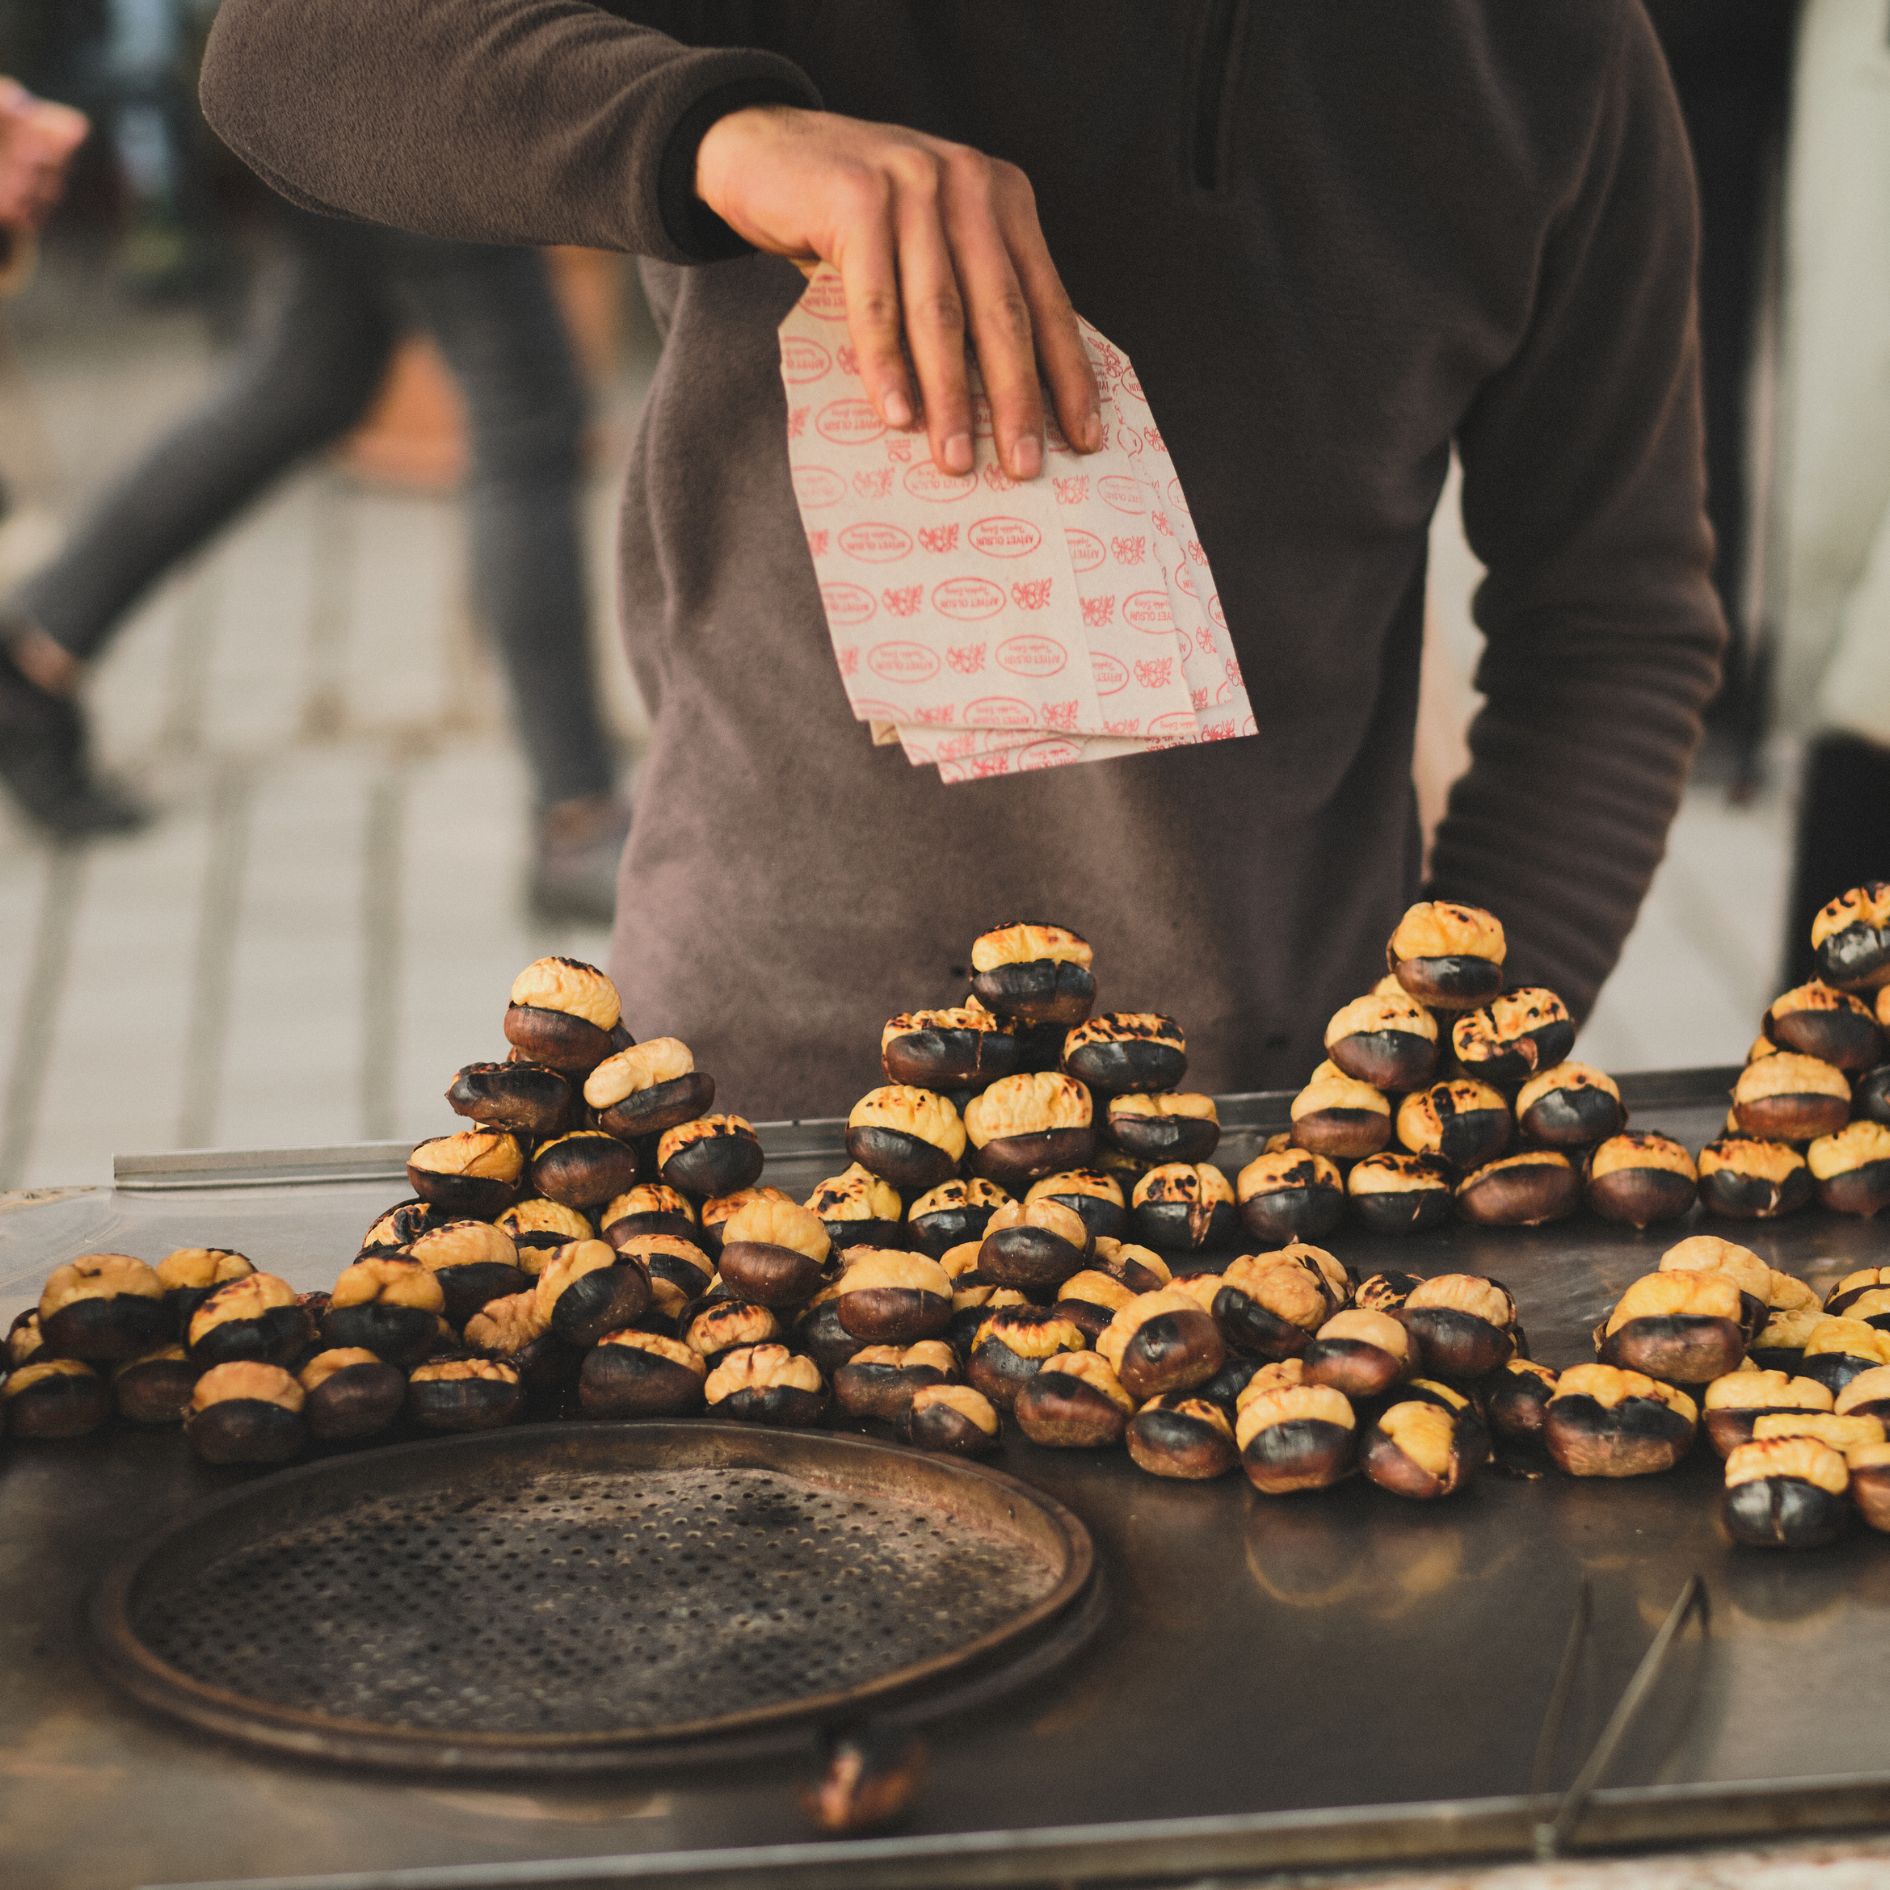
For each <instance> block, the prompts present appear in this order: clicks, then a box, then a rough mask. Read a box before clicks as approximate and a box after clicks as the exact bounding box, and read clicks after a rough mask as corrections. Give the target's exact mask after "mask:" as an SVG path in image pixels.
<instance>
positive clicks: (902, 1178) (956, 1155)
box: [847, 1083, 965, 1193]
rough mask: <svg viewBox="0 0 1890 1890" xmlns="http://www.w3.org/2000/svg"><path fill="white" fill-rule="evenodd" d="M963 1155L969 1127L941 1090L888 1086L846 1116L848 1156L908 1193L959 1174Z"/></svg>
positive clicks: (862, 1098) (876, 1091)
mask: <svg viewBox="0 0 1890 1890" xmlns="http://www.w3.org/2000/svg"><path fill="white" fill-rule="evenodd" d="M964 1152H965V1128H964V1123H963V1122H962V1121H961V1120H960V1118H959V1114H958V1111H957V1110H956V1109H954V1108H953V1107H952V1105H951V1102H950V1101H949V1100H948V1099H947V1098H946V1097H944V1096H941V1095H940V1094H939V1093H938V1092H937V1091H936V1090H929V1089H915V1088H911V1087H909V1086H905V1085H901V1084H897V1083H889V1084H886V1085H884V1086H883V1087H881V1088H879V1089H875V1090H870V1091H868V1093H867V1094H866V1095H864V1096H862V1097H861V1098H860V1100H859V1101H858V1102H856V1103H855V1104H854V1105H853V1109H852V1112H851V1113H850V1114H849V1115H848V1117H847V1153H848V1155H850V1156H851V1157H852V1158H853V1160H854V1161H856V1162H857V1163H859V1165H860V1166H861V1167H862V1168H866V1169H870V1170H871V1171H872V1172H873V1173H874V1174H876V1175H878V1176H880V1177H882V1178H883V1179H884V1180H886V1181H888V1182H890V1183H891V1184H892V1185H893V1186H894V1187H895V1188H900V1189H903V1190H905V1191H907V1192H908V1193H922V1192H923V1191H924V1190H926V1189H928V1188H935V1187H937V1186H938V1184H939V1183H940V1182H942V1181H945V1180H947V1179H948V1178H949V1177H950V1176H952V1175H954V1174H956V1173H957V1172H958V1164H959V1162H960V1160H961V1159H962V1158H963V1156H964Z"/></svg>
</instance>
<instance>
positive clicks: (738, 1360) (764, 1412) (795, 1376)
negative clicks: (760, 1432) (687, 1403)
mask: <svg viewBox="0 0 1890 1890" xmlns="http://www.w3.org/2000/svg"><path fill="white" fill-rule="evenodd" d="M702 1395H703V1398H704V1399H705V1401H706V1402H707V1404H708V1407H709V1411H710V1414H711V1415H712V1416H714V1417H725V1418H736V1419H739V1420H740V1421H741V1422H743V1423H747V1424H783V1425H795V1426H804V1425H809V1424H813V1423H816V1422H817V1421H818V1420H819V1417H820V1414H821V1412H822V1411H824V1410H825V1409H826V1408H827V1387H826V1384H825V1382H824V1381H823V1380H822V1378H821V1375H820V1368H819V1366H817V1365H816V1364H815V1363H814V1361H813V1360H812V1359H811V1358H803V1357H801V1356H800V1355H799V1354H798V1353H795V1352H790V1351H789V1350H788V1349H787V1347H786V1346H785V1345H747V1346H742V1347H740V1348H738V1349H737V1350H735V1351H733V1352H730V1353H728V1354H726V1355H725V1356H724V1357H723V1358H722V1359H721V1360H720V1361H719V1362H718V1363H717V1365H716V1367H715V1369H714V1370H713V1371H711V1372H710V1373H709V1376H708V1379H707V1381H706V1382H705V1383H704V1385H703V1387H702Z"/></svg>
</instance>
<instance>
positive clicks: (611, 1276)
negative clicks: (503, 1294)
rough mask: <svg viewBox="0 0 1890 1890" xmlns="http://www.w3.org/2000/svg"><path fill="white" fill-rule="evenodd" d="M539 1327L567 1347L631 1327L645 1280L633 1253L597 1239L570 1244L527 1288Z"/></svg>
mask: <svg viewBox="0 0 1890 1890" xmlns="http://www.w3.org/2000/svg"><path fill="white" fill-rule="evenodd" d="M532 1292H533V1301H534V1306H535V1309H536V1312H537V1315H538V1317H539V1318H540V1319H541V1320H542V1321H543V1322H544V1324H545V1326H546V1327H547V1328H548V1329H549V1330H550V1331H552V1332H554V1333H556V1334H557V1336H558V1337H559V1338H560V1339H562V1340H564V1342H565V1343H566V1344H567V1345H576V1346H589V1345H595V1344H597V1342H598V1341H599V1340H600V1339H602V1338H603V1337H604V1336H605V1334H606V1333H610V1332H617V1331H620V1330H622V1328H624V1327H625V1326H632V1325H635V1324H636V1322H637V1321H638V1320H639V1319H641V1318H642V1317H643V1315H644V1313H645V1312H646V1311H647V1310H648V1308H649V1305H650V1276H649V1274H648V1273H647V1272H646V1271H645V1270H644V1268H643V1264H642V1262H641V1261H640V1260H639V1259H638V1258H637V1256H636V1254H635V1252H634V1251H632V1252H629V1253H624V1252H621V1251H619V1249H617V1248H615V1247H613V1246H611V1245H610V1244H609V1242H607V1241H602V1240H576V1241H573V1242H572V1243H571V1245H570V1246H568V1247H560V1248H559V1249H558V1251H557V1252H556V1253H554V1254H553V1255H552V1256H551V1258H550V1259H549V1260H548V1261H546V1263H545V1270H544V1271H543V1272H542V1273H541V1274H540V1275H539V1276H538V1284H537V1285H536V1286H535V1287H534V1288H533V1289H532Z"/></svg>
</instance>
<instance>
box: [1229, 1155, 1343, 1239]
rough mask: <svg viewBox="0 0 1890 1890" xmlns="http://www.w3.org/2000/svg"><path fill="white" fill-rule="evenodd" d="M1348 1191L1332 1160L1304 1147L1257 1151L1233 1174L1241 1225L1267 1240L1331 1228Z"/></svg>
mask: <svg viewBox="0 0 1890 1890" xmlns="http://www.w3.org/2000/svg"><path fill="white" fill-rule="evenodd" d="M1345 1194H1346V1184H1345V1180H1344V1178H1343V1177H1342V1176H1341V1175H1340V1173H1339V1170H1338V1169H1337V1168H1336V1167H1335V1166H1334V1165H1333V1163H1332V1162H1330V1161H1328V1160H1327V1158H1326V1157H1325V1156H1323V1155H1315V1154H1313V1153H1312V1151H1311V1150H1310V1149H1303V1148H1286V1149H1280V1150H1277V1151H1275V1152H1273V1153H1270V1154H1264V1155H1256V1156H1255V1157H1254V1158H1253V1160H1252V1161H1250V1162H1249V1163H1248V1164H1247V1165H1246V1167H1245V1168H1243V1169H1242V1170H1241V1171H1240V1173H1239V1174H1238V1175H1237V1176H1236V1177H1235V1180H1234V1195H1235V1200H1236V1203H1237V1208H1236V1211H1237V1213H1238V1215H1239V1218H1240V1224H1241V1227H1242V1228H1243V1229H1244V1230H1245V1232H1246V1233H1247V1235H1248V1236H1249V1237H1250V1238H1251V1239H1253V1240H1255V1241H1259V1242H1261V1243H1263V1244H1265V1245H1267V1246H1284V1245H1285V1244H1286V1243H1287V1242H1288V1241H1289V1240H1316V1239H1318V1238H1319V1236H1320V1235H1321V1234H1329V1233H1331V1231H1332V1230H1333V1229H1334V1228H1335V1227H1337V1226H1338V1224H1339V1222H1340V1220H1341V1219H1342V1218H1343V1216H1344V1214H1345Z"/></svg>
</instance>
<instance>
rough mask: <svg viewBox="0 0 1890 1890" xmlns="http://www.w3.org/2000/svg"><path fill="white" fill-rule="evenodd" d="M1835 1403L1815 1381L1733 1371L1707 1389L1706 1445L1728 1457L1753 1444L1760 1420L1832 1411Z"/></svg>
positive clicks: (1704, 1403) (1702, 1413)
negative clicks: (1742, 1447) (1783, 1414)
mask: <svg viewBox="0 0 1890 1890" xmlns="http://www.w3.org/2000/svg"><path fill="white" fill-rule="evenodd" d="M1833 1403H1834V1400H1833V1398H1832V1396H1831V1389H1830V1387H1829V1386H1828V1385H1821V1384H1819V1383H1818V1381H1817V1380H1816V1379H1815V1378H1798V1377H1794V1376H1793V1375H1792V1374H1791V1373H1790V1372H1781V1371H1757V1370H1754V1371H1732V1372H1728V1373H1727V1374H1726V1375H1725V1376H1724V1377H1723V1378H1716V1379H1714V1381H1713V1382H1712V1383H1711V1384H1710V1385H1708V1386H1707V1387H1706V1395H1705V1396H1704V1397H1703V1398H1702V1399H1701V1401H1700V1417H1701V1423H1702V1424H1703V1425H1704V1427H1705V1430H1706V1439H1707V1442H1708V1443H1710V1444H1711V1445H1712V1446H1713V1448H1714V1450H1716V1451H1717V1452H1718V1453H1719V1454H1720V1456H1722V1457H1729V1456H1731V1455H1732V1453H1733V1452H1734V1451H1735V1450H1737V1449H1738V1448H1739V1446H1740V1445H1741V1444H1749V1443H1751V1442H1752V1435H1753V1426H1754V1425H1755V1424H1757V1423H1758V1421H1759V1419H1760V1418H1762V1417H1771V1416H1774V1415H1776V1414H1778V1413H1781V1412H1783V1413H1785V1414H1786V1415H1788V1416H1792V1417H1804V1416H1807V1415H1809V1414H1811V1413H1814V1412H1820V1411H1830V1410H1831V1409H1832V1406H1833Z"/></svg>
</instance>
